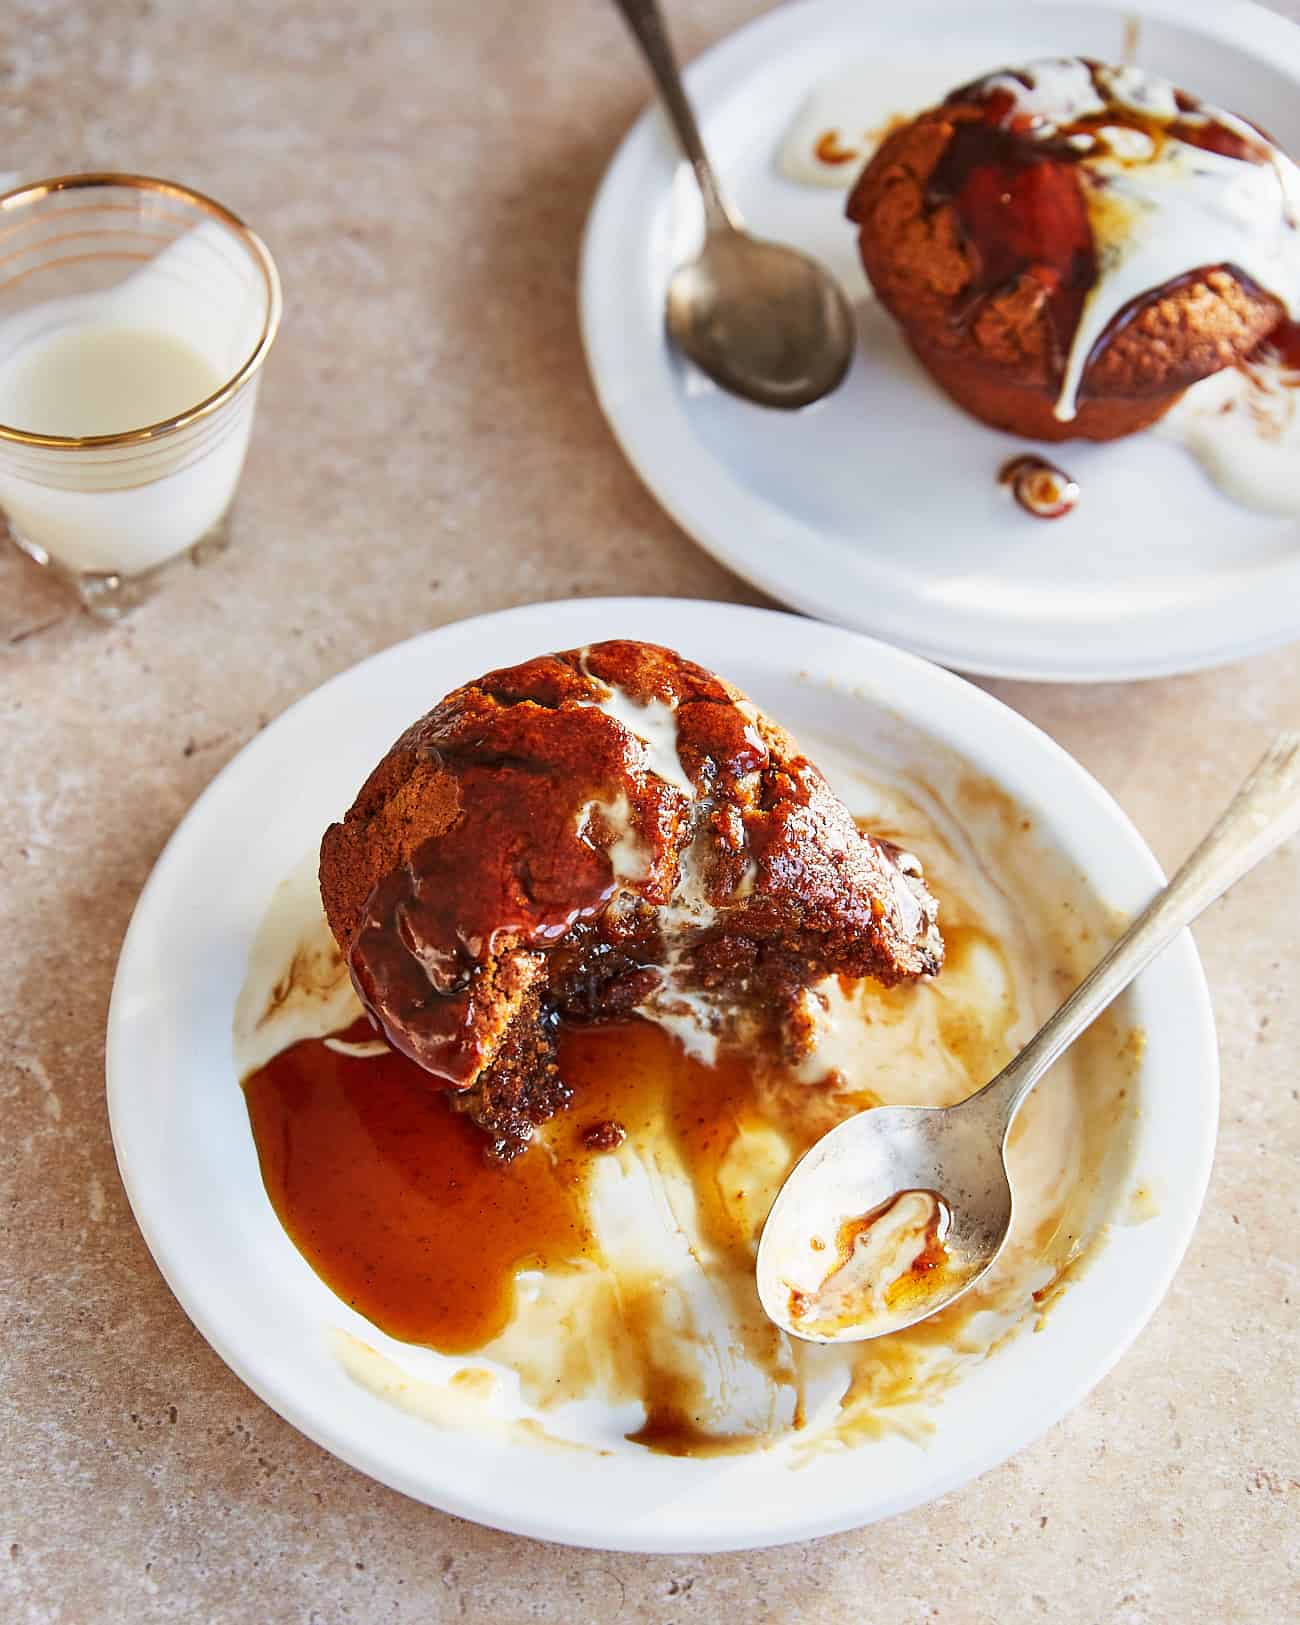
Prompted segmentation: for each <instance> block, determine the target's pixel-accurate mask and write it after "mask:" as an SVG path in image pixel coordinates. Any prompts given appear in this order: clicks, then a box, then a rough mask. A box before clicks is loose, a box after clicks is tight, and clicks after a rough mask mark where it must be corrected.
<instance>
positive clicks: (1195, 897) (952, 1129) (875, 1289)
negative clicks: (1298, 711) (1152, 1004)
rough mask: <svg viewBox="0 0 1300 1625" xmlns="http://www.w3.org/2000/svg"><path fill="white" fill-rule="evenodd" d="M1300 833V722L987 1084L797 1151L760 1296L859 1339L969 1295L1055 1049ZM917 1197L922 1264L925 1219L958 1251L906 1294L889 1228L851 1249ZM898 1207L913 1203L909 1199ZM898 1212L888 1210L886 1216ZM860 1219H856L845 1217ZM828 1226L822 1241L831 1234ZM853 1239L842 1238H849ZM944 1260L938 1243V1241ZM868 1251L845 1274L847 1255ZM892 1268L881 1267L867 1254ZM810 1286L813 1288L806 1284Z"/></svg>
mask: <svg viewBox="0 0 1300 1625" xmlns="http://www.w3.org/2000/svg"><path fill="white" fill-rule="evenodd" d="M1298 831H1300V733H1285V734H1282V735H1280V736H1279V737H1278V739H1277V740H1275V742H1274V743H1273V746H1272V747H1271V749H1270V750H1269V751H1268V752H1267V753H1266V755H1265V756H1264V758H1263V760H1262V761H1261V762H1260V763H1259V765H1258V767H1256V768H1255V770H1254V772H1253V773H1252V774H1251V775H1250V777H1249V778H1248V779H1247V780H1246V782H1245V783H1244V784H1243V785H1242V787H1241V789H1240V790H1238V792H1237V794H1236V797H1235V798H1234V799H1233V801H1232V804H1231V805H1230V806H1229V808H1228V810H1227V811H1226V812H1225V813H1224V814H1223V816H1222V817H1221V818H1220V819H1219V821H1218V823H1217V824H1215V826H1214V828H1213V829H1211V831H1210V832H1209V834H1208V835H1207V836H1206V837H1205V839H1204V840H1203V841H1202V842H1201V844H1200V845H1199V846H1198V847H1197V848H1196V850H1195V851H1194V852H1193V853H1192V855H1191V857H1189V858H1188V859H1187V861H1186V863H1184V864H1183V866H1182V868H1181V869H1180V870H1179V871H1178V873H1177V874H1176V875H1175V876H1174V878H1173V880H1171V881H1170V883H1169V884H1168V885H1167V886H1166V887H1165V889H1164V890H1163V891H1161V892H1157V894H1156V895H1155V897H1153V898H1152V900H1151V901H1150V902H1149V903H1148V904H1147V906H1146V907H1145V908H1144V909H1143V910H1142V912H1141V914H1139V915H1138V917H1137V918H1136V919H1135V920H1134V921H1133V923H1132V925H1130V926H1129V928H1128V930H1127V931H1125V933H1124V934H1123V936H1122V937H1120V939H1119V941H1118V942H1116V943H1115V945H1114V947H1112V948H1111V949H1110V951H1109V952H1108V953H1107V954H1106V956H1105V957H1104V958H1103V959H1102V960H1101V962H1100V963H1099V964H1098V965H1097V966H1096V968H1095V969H1094V970H1093V971H1092V972H1091V973H1090V974H1089V975H1088V976H1087V977H1085V979H1084V980H1083V981H1082V982H1081V983H1080V984H1079V986H1078V987H1077V988H1076V989H1075V990H1074V992H1073V993H1072V994H1071V995H1070V996H1069V998H1068V999H1066V1001H1065V1003H1064V1004H1063V1005H1062V1006H1061V1008H1060V1009H1059V1010H1058V1011H1057V1012H1056V1014H1055V1015H1053V1016H1051V1017H1050V1018H1049V1019H1048V1021H1047V1023H1046V1025H1045V1026H1044V1027H1043V1028H1042V1029H1041V1030H1040V1031H1039V1032H1038V1033H1037V1034H1036V1035H1035V1036H1034V1037H1033V1038H1031V1039H1030V1041H1029V1043H1028V1044H1026V1045H1025V1047H1024V1049H1022V1050H1021V1052H1020V1054H1019V1055H1017V1056H1016V1058H1015V1060H1014V1061H1012V1062H1011V1063H1010V1065H1009V1066H1006V1067H1004V1068H1003V1070H1002V1071H1001V1072H999V1073H998V1075H997V1077H996V1078H994V1079H993V1081H992V1082H991V1083H989V1084H987V1085H986V1086H985V1087H984V1088H983V1089H981V1090H980V1091H979V1093H978V1094H974V1095H971V1096H970V1098H969V1099H967V1100H964V1101H962V1102H961V1104H960V1105H957V1106H950V1107H947V1108H945V1109H938V1108H930V1107H924V1106H877V1107H875V1108H874V1109H872V1110H870V1111H865V1112H859V1113H858V1115H857V1116H856V1117H850V1118H849V1119H847V1121H845V1122H843V1123H840V1124H839V1125H838V1126H837V1127H835V1128H833V1129H832V1130H831V1131H830V1133H829V1134H827V1135H826V1136H825V1137H824V1138H823V1139H821V1140H819V1141H818V1142H817V1144H816V1145H815V1146H813V1147H812V1149H811V1150H810V1151H809V1152H808V1153H807V1154H806V1155H805V1156H804V1157H803V1158H802V1159H801V1160H800V1161H799V1162H798V1163H797V1164H796V1165H795V1167H794V1168H793V1170H792V1171H791V1173H790V1175H789V1176H788V1178H787V1179H786V1181H785V1184H784V1185H783V1186H782V1187H781V1190H780V1191H779V1193H778V1194H777V1198H776V1201H775V1202H774V1203H773V1204H772V1209H771V1212H770V1213H769V1214H768V1216H767V1223H766V1224H765V1226H764V1228H763V1235H762V1239H761V1240H760V1242H759V1248H758V1263H757V1270H758V1295H759V1299H760V1301H761V1302H762V1305H763V1308H764V1310H765V1311H766V1312H767V1314H768V1315H769V1317H770V1318H771V1319H772V1320H773V1321H775V1322H776V1324H777V1325H778V1326H780V1327H781V1328H782V1330H783V1331H787V1332H790V1333H791V1334H792V1335H793V1336H795V1337H802V1338H804V1339H806V1340H807V1341H809V1342H814V1343H857V1342H864V1341H866V1340H867V1339H868V1338H873V1337H880V1336H882V1335H883V1334H885V1333H886V1332H895V1331H901V1330H902V1329H903V1328H904V1327H905V1326H911V1325H913V1324H914V1323H915V1322H916V1321H918V1320H924V1319H925V1318H926V1317H927V1316H928V1315H932V1314H934V1313H935V1311H936V1310H938V1309H942V1308H943V1307H944V1306H945V1305H946V1304H949V1303H952V1302H954V1301H955V1300H956V1299H957V1298H959V1297H961V1295H962V1294H963V1293H964V1292H968V1291H969V1290H970V1289H971V1287H973V1286H974V1285H975V1283H976V1282H977V1281H978V1280H979V1279H980V1277H981V1276H982V1275H984V1273H985V1272H986V1271H987V1270H988V1269H989V1267H990V1266H991V1265H992V1263H993V1261H994V1260H995V1259H996V1258H997V1256H998V1254H999V1253H1000V1252H1001V1250H1002V1247H1003V1245H1004V1243H1005V1242H1006V1239H1007V1232H1008V1230H1009V1229H1010V1226H1011V1213H1012V1206H1013V1196H1012V1191H1011V1184H1010V1181H1009V1179H1008V1176H1007V1168H1006V1146H1007V1135H1008V1133H1009V1132H1010V1129H1011V1125H1012V1123H1013V1122H1014V1121H1015V1116H1016V1113H1017V1112H1018V1111H1019V1110H1020V1107H1021V1105H1022V1104H1023V1103H1024V1100H1025V1097H1026V1095H1028V1093H1029V1091H1030V1090H1031V1089H1032V1088H1033V1087H1034V1085H1035V1084H1036V1083H1037V1082H1038V1080H1039V1079H1040V1078H1041V1077H1042V1076H1043V1074H1044V1072H1046V1071H1047V1069H1048V1067H1050V1066H1051V1064H1052V1062H1053V1061H1055V1060H1056V1059H1057V1057H1058V1056H1059V1055H1060V1054H1061V1053H1062V1051H1063V1050H1065V1049H1066V1048H1067V1047H1068V1046H1069V1045H1070V1044H1072V1043H1073V1042H1074V1040H1075V1039H1076V1038H1077V1037H1078V1036H1079V1034H1080V1033H1082V1032H1083V1031H1084V1030H1085V1028H1087V1027H1088V1026H1090V1025H1091V1023H1092V1022H1093V1021H1094V1020H1095V1019H1096V1018H1097V1017H1098V1016H1099V1015H1100V1014H1101V1012H1102V1011H1103V1010H1104V1009H1105V1008H1106V1007H1107V1005H1109V1004H1110V1002H1111V1001H1112V999H1114V998H1116V997H1117V996H1118V995H1119V994H1120V993H1122V992H1123V990H1124V989H1125V988H1126V987H1127V986H1128V985H1129V983H1130V982H1131V981H1132V980H1133V978H1134V977H1135V976H1137V974H1138V972H1139V971H1141V970H1143V969H1144V968H1145V967H1146V966H1147V965H1148V964H1150V962H1151V961H1152V960H1153V959H1154V958H1155V957H1156V955H1157V954H1159V953H1160V952H1161V951H1162V950H1163V949H1164V948H1166V947H1168V945H1169V943H1171V942H1172V941H1173V939H1174V938H1175V937H1176V936H1177V935H1178V934H1179V932H1180V931H1182V930H1184V929H1185V927H1187V926H1189V925H1190V924H1191V923H1192V921H1193V920H1194V919H1196V917H1197V916H1198V915H1199V914H1200V913H1201V912H1202V910H1204V909H1206V908H1208V907H1209V905H1210V904H1211V903H1213V902H1214V901H1215V900H1216V898H1219V897H1221V896H1222V895H1223V893H1224V892H1226V891H1227V890H1228V888H1229V887H1230V886H1234V885H1235V884H1236V883H1237V881H1239V880H1240V879H1241V877H1242V876H1243V875H1244V874H1246V873H1247V872H1248V871H1249V870H1251V869H1253V868H1254V867H1255V865H1256V864H1257V863H1259V862H1260V861H1261V859H1263V858H1266V857H1267V856H1268V855H1269V853H1270V852H1272V851H1273V849H1274V848H1275V847H1277V846H1278V845H1280V844H1281V842H1283V841H1284V840H1286V839H1287V838H1288V837H1289V836H1291V835H1294V834H1296V833H1297V832H1298ZM904 1195H906V1197H907V1207H908V1209H909V1210H910V1218H911V1219H912V1220H914V1221H915V1223H914V1225H913V1228H912V1230H911V1240H910V1242H909V1244H908V1251H906V1252H903V1253H901V1254H900V1255H899V1256H898V1258H897V1259H896V1261H895V1262H896V1263H897V1264H901V1265H906V1264H907V1263H908V1261H909V1260H910V1257H911V1254H912V1252H913V1251H914V1250H915V1248H916V1247H917V1245H918V1244H919V1238H920V1235H921V1227H922V1226H923V1222H924V1221H925V1220H926V1219H927V1218H928V1219H930V1220H931V1222H932V1223H931V1234H932V1235H933V1233H934V1230H933V1226H934V1223H935V1222H936V1221H937V1223H938V1225H939V1227H940V1228H942V1225H943V1223H944V1222H945V1210H946V1224H947V1233H946V1235H943V1236H942V1247H943V1249H944V1250H945V1251H946V1255H947V1256H946V1260H942V1261H940V1262H938V1263H937V1265H936V1267H932V1268H929V1269H926V1270H924V1271H912V1272H910V1273H905V1274H903V1275H902V1276H901V1278H900V1279H899V1281H898V1285H897V1287H896V1288H895V1289H894V1291H892V1292H888V1293H886V1289H887V1288H888V1287H889V1285H890V1284H891V1271H890V1268H889V1258H888V1253H889V1245H888V1242H889V1238H888V1236H887V1235H886V1234H885V1233H884V1232H879V1233H878V1235H877V1240H878V1241H879V1240H880V1236H881V1235H884V1240H883V1242H880V1245H881V1246H882V1247H883V1251H881V1252H878V1253H876V1254H875V1255H874V1257H873V1258H871V1259H867V1257H866V1254H865V1248H866V1245H867V1244H866V1242H865V1239H864V1240H863V1241H862V1242H861V1243H858V1244H857V1245H860V1246H861V1247H863V1248H864V1252H861V1253H856V1254H851V1253H850V1251H849V1242H850V1240H851V1238H852V1235H853V1231H854V1229H856V1228H857V1225H858V1223H859V1222H860V1221H861V1220H862V1219H863V1218H867V1219H870V1220H871V1223H872V1224H875V1225H877V1226H878V1225H879V1224H880V1222H881V1220H877V1219H872V1218H871V1216H873V1215H875V1214H876V1213H877V1211H878V1210H879V1211H880V1212H881V1213H882V1214H884V1213H885V1212H886V1210H889V1209H890V1205H891V1203H893V1202H894V1200H895V1199H897V1198H902V1197H903V1196H904ZM892 1211H893V1212H894V1214H895V1215H897V1216H900V1218H901V1216H902V1214H903V1204H902V1202H901V1200H900V1202H899V1205H898V1206H895V1207H893V1209H892ZM885 1222H887V1219H886V1220H885ZM846 1224H848V1225H849V1227H850V1228H849V1229H848V1230H847V1231H846V1230H845V1229H843V1227H844V1226H845V1225H846ZM813 1238H817V1239H818V1240H819V1241H820V1242H821V1244H822V1245H821V1247H820V1248H819V1247H817V1246H816V1245H815V1243H814V1240H813ZM837 1249H838V1250H837ZM931 1256H932V1258H934V1257H935V1256H936V1255H935V1254H933V1253H932V1255H931ZM844 1258H852V1260H853V1261H852V1263H851V1264H850V1265H849V1266H848V1269H847V1271H846V1273H845V1274H843V1275H838V1276H837V1277H836V1280H835V1283H834V1285H833V1287H832V1292H833V1294H834V1297H833V1301H832V1300H829V1299H828V1298H827V1296H826V1294H825V1283H826V1281H827V1279H828V1277H829V1276H830V1275H831V1274H832V1273H833V1272H834V1271H835V1269H836V1265H837V1262H838V1261H839V1260H841V1259H844ZM867 1263H871V1264H874V1265H876V1266H878V1269H879V1271H880V1272H882V1273H878V1274H877V1275H876V1278H875V1280H874V1281H869V1280H866V1279H865V1278H863V1279H859V1278H858V1277H859V1276H861V1275H863V1271H862V1270H860V1269H858V1268H857V1266H860V1265H863V1264H867ZM800 1292H802V1294H803V1295H802V1297H800V1295H799V1294H800Z"/></svg>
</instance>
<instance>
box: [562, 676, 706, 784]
mask: <svg viewBox="0 0 1300 1625" xmlns="http://www.w3.org/2000/svg"><path fill="white" fill-rule="evenodd" d="M579 665H580V667H581V669H582V673H583V676H584V677H587V678H589V679H590V680H591V681H592V682H593V683H597V684H599V686H600V687H601V688H603V689H604V691H605V693H604V696H603V698H601V699H599V700H582V701H580V702H579V703H580V704H583V705H591V706H594V707H595V709H596V710H597V711H603V712H604V713H605V715H606V716H607V717H613V719H614V721H615V722H617V723H619V724H621V725H622V726H623V727H624V728H626V729H627V731H628V733H630V734H631V735H632V737H633V738H634V739H636V740H639V741H640V743H641V746H642V748H643V753H644V754H643V757H642V771H643V772H646V773H654V774H656V775H657V776H658V777H659V778H661V779H662V780H663V781H664V783H665V784H671V785H672V786H673V788H674V789H675V790H680V791H681V792H682V794H683V795H684V796H686V797H687V798H688V799H689V800H691V801H694V799H695V786H694V785H693V784H692V783H691V781H690V778H689V777H688V775H687V773H686V769H685V768H684V767H683V766H682V762H681V757H679V756H678V754H677V707H676V705H669V704H668V703H667V702H666V701H665V700H649V701H647V702H646V704H644V705H642V704H640V703H639V702H638V701H636V700H634V699H632V697H631V696H630V695H629V694H627V693H625V692H624V690H623V689H621V688H619V687H617V686H616V685H614V684H611V683H607V682H605V680H604V679H603V678H601V677H597V676H596V675H595V673H594V672H590V671H588V670H587V650H586V649H584V650H583V651H582V655H581V657H580V659H579Z"/></svg>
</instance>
